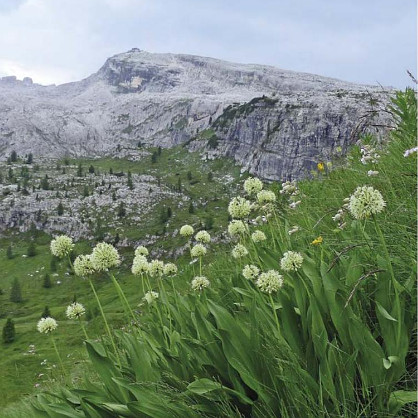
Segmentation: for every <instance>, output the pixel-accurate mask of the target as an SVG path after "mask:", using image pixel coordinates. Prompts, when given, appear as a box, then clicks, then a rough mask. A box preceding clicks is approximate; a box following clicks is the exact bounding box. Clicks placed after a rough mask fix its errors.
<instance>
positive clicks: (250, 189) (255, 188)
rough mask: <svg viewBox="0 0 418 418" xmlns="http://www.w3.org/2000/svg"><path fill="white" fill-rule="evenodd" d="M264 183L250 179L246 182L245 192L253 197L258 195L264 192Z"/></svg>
mask: <svg viewBox="0 0 418 418" xmlns="http://www.w3.org/2000/svg"><path fill="white" fill-rule="evenodd" d="M262 188H263V183H262V182H261V180H259V179H256V178H254V177H250V178H248V179H247V180H245V182H244V190H245V191H246V193H247V194H248V195H249V196H252V195H253V194H255V193H258V192H260V191H261V190H262Z"/></svg>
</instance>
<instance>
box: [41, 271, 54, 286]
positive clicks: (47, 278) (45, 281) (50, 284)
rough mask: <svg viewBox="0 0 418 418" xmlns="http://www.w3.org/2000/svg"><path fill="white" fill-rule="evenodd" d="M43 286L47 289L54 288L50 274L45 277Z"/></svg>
mask: <svg viewBox="0 0 418 418" xmlns="http://www.w3.org/2000/svg"><path fill="white" fill-rule="evenodd" d="M42 286H43V287H44V288H45V289H49V288H50V287H52V282H51V277H50V276H49V274H48V273H46V274H45V276H44V283H43V285H42Z"/></svg>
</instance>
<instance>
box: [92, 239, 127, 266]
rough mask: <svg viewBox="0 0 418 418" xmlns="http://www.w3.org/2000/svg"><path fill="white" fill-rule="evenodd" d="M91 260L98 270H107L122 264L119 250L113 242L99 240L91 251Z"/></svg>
mask: <svg viewBox="0 0 418 418" xmlns="http://www.w3.org/2000/svg"><path fill="white" fill-rule="evenodd" d="M91 262H92V264H93V267H94V269H95V270H97V271H106V270H108V269H110V268H112V267H117V266H119V264H120V257H119V253H118V250H117V249H116V248H115V247H114V246H113V245H111V244H107V243H106V242H99V243H98V244H97V245H96V246H95V247H94V248H93V252H92V253H91Z"/></svg>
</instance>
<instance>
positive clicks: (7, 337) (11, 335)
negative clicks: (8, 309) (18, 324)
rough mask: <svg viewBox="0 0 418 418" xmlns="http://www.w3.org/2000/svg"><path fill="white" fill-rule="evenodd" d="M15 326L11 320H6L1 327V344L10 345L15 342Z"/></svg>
mask: <svg viewBox="0 0 418 418" xmlns="http://www.w3.org/2000/svg"><path fill="white" fill-rule="evenodd" d="M15 335H16V331H15V324H14V322H13V320H12V319H11V318H7V321H6V324H5V325H4V327H3V342H5V343H6V344H9V343H12V342H13V341H14V340H15Z"/></svg>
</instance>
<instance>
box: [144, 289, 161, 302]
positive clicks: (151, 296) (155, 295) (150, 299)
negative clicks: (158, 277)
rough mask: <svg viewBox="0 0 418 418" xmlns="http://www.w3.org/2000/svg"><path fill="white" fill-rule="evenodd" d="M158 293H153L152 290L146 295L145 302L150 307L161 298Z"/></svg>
mask: <svg viewBox="0 0 418 418" xmlns="http://www.w3.org/2000/svg"><path fill="white" fill-rule="evenodd" d="M159 296H160V295H159V294H158V292H153V291H152V290H150V291H149V292H147V293H145V295H144V300H145V301H146V302H147V303H148V305H151V303H153V302H154V301H155V300H157V299H158V298H159Z"/></svg>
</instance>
